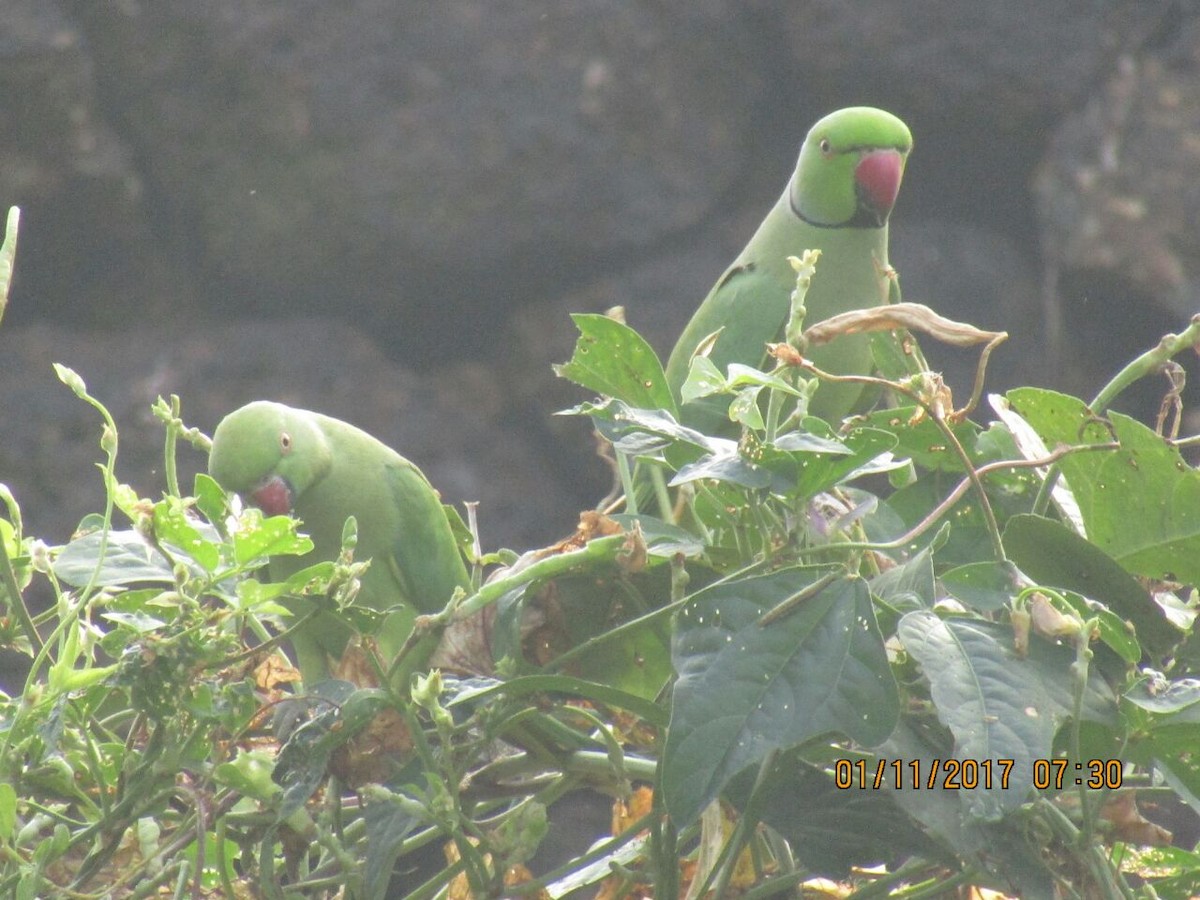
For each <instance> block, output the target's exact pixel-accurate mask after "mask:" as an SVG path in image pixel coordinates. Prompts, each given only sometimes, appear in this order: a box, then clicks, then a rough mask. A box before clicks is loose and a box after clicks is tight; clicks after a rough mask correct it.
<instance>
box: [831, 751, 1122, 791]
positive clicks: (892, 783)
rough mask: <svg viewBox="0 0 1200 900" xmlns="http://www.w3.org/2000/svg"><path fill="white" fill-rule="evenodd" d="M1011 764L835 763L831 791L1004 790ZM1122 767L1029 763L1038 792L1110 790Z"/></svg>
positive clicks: (1094, 762) (1108, 762) (1106, 762)
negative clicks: (1073, 788)
mask: <svg viewBox="0 0 1200 900" xmlns="http://www.w3.org/2000/svg"><path fill="white" fill-rule="evenodd" d="M1014 765H1015V763H1014V761H1013V760H1011V759H953V758H951V759H911V760H902V759H892V760H888V759H877V760H873V761H872V760H868V759H838V760H835V761H834V765H833V779H834V786H835V787H837V788H839V789H841V790H853V789H856V788H857V789H858V790H867V789H873V790H879V789H881V788H884V787H887V788H893V789H895V790H904V789H910V790H912V789H916V790H921V789H925V790H935V789H941V790H967V791H971V790H976V789H979V788H982V789H983V790H991V789H993V788H1000V789H1001V790H1005V789H1007V788H1008V782H1009V776H1010V775H1011V774H1012V770H1013V766H1014ZM1123 772H1124V767H1123V765H1122V763H1121V761H1120V760H1119V759H1089V760H1088V761H1087V762H1084V763H1072V762H1071V761H1070V760H1067V759H1063V758H1060V757H1055V758H1052V759H1035V760H1034V761H1033V772H1032V776H1033V777H1032V779H1031V780H1032V784H1033V786H1034V787H1035V788H1037V789H1038V790H1048V789H1053V790H1062V789H1063V788H1064V787H1071V786H1075V787H1088V788H1092V789H1095V790H1100V789H1102V788H1103V789H1107V790H1115V789H1117V788H1119V787H1120V786H1121V782H1122V775H1123Z"/></svg>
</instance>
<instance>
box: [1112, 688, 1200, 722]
mask: <svg viewBox="0 0 1200 900" xmlns="http://www.w3.org/2000/svg"><path fill="white" fill-rule="evenodd" d="M1124 699H1125V700H1128V701H1129V702H1130V703H1132V704H1133V705H1134V706H1137V707H1138V708H1140V709H1144V710H1146V711H1147V712H1151V713H1155V714H1157V715H1170V714H1173V713H1178V712H1182V711H1183V710H1185V709H1188V708H1190V707H1194V706H1196V704H1197V703H1200V678H1180V679H1178V680H1176V681H1172V682H1168V683H1167V684H1166V685H1158V684H1156V683H1155V682H1154V681H1152V680H1151V679H1149V678H1143V679H1142V680H1141V681H1139V682H1138V683H1137V684H1135V685H1134V686H1133V687H1131V688H1130V689H1129V690H1128V691H1126V692H1125V695H1124ZM1197 710H1200V707H1197ZM1198 724H1200V722H1198Z"/></svg>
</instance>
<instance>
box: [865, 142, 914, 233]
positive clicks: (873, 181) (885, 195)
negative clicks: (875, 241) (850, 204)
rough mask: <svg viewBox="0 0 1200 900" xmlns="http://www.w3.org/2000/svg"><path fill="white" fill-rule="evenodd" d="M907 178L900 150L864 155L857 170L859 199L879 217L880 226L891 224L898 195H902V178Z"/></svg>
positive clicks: (879, 151)
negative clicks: (902, 176) (887, 222)
mask: <svg viewBox="0 0 1200 900" xmlns="http://www.w3.org/2000/svg"><path fill="white" fill-rule="evenodd" d="M903 174H904V157H903V156H901V155H900V151H899V150H890V149H889V150H872V151H870V152H869V153H866V154H864V155H863V158H862V159H860V160H859V161H858V165H857V166H855V167H854V180H855V181H856V182H857V183H858V189H859V197H860V198H862V200H863V201H864V202H865V205H866V206H868V207H869V208H870V210H871V211H872V212H873V213H875V214H877V215H878V216H879V224H880V225H882V224H883V223H884V222H886V221H887V217H888V215H889V214H890V213H891V211H892V207H893V206H894V205H895V203H896V195H897V194H899V193H900V176H901V175H903Z"/></svg>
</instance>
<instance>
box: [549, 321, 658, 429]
mask: <svg viewBox="0 0 1200 900" xmlns="http://www.w3.org/2000/svg"><path fill="white" fill-rule="evenodd" d="M571 319H572V320H573V321H574V322H575V326H576V327H577V328H578V329H579V338H578V340H577V341H576V342H575V353H574V354H573V355H572V356H571V360H570V362H566V363H563V364H562V365H558V366H555V367H554V371H555V373H556V374H557V375H558V376H559V377H561V378H568V379H570V380H571V381H574V382H575V383H576V384H578V385H582V386H583V387H585V388H588V389H589V390H593V391H595V392H596V393H598V394H601V395H603V396H605V397H614V398H616V399H618V400H621V401H624V402H625V403H628V404H629V405H630V406H634V407H637V408H639V409H665V410H668V411H670V412H671V413H674V412H675V399H674V398H673V397H672V396H671V389H670V388H669V387H668V386H667V377H666V375H664V374H663V367H662V363H661V362H659V360H658V357H657V356H656V355H655V353H654V350H653V349H652V348H651V347H650V345H649V344H648V343H646V340H645V338H643V337H642V336H641V335H640V334H638V333H637V332H636V331H634V330H633V329H632V328H630V327H629V326H628V325H626V324H625V323H623V322H618V321H617V320H616V319H610V318H609V317H608V316H601V315H596V314H585V313H575V314H572V316H571Z"/></svg>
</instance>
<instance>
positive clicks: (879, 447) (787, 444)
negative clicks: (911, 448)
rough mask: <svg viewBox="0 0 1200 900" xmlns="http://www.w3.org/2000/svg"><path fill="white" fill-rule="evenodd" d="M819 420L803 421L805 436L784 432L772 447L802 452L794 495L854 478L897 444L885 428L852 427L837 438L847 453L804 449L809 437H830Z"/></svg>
mask: <svg viewBox="0 0 1200 900" xmlns="http://www.w3.org/2000/svg"><path fill="white" fill-rule="evenodd" d="M818 422H820V420H819V419H812V418H809V419H805V420H804V425H805V431H806V434H807V436H806V437H802V436H801V433H800V432H794V434H795V435H796V436H795V437H792V436H790V435H783V436H781V437H779V438H778V439H777V440H776V441H775V446H776V447H777V448H778V449H780V450H788V451H796V452H804V453H805V455H804V457H803V458H802V459H801V460H800V473H799V475H798V476H797V479H796V487H795V492H796V494H797V495H798V496H801V497H814V496H816V495H817V494H819V493H820V492H821V491H826V490H829V489H830V488H831V487H833V486H834V485H836V484H840V483H841V482H843V481H847V480H849V479H850V478H852V477H856V475H857V473H858V472H859V470H861V469H864V468H866V467H868V466H870V465H871V464H872V463H874V462H875V461H877V460H879V458H880V457H883V456H884V455H885V454H886V453H888V452H889V451H890V450H891V449H892V448H893V447H895V446H896V438H895V435H892V434H889V433H888V432H886V431H880V430H879V429H877V428H855V429H854V430H853V431H851V432H850V433H849V434H847V435H844V436H842V437H839V438H838V439H837V440H836V443H837V444H838V445H839V447H840V448H845V450H848V451H849V453H848V454H847V453H845V452H844V451H843V450H841V449H839V448H829V449H823V450H820V451H817V450H816V449H815V448H813V449H812V451H811V452H807V451H809V445H810V442H811V440H810V439H811V438H823V439H825V440H830V439H832V432H831V431H828V428H829V426H828V425H825V424H824V423H821V424H820V425H818V424H817V423H818ZM816 428H820V429H822V432H823V433H819V434H818V433H815V432H814V431H813V429H816Z"/></svg>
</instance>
